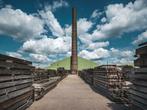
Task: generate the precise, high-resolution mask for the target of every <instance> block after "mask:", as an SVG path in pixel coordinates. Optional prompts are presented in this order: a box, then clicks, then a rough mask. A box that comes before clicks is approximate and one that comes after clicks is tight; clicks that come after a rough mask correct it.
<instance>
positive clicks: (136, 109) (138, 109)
mask: <svg viewBox="0 0 147 110" xmlns="http://www.w3.org/2000/svg"><path fill="white" fill-rule="evenodd" d="M131 103H132V107H131V110H147V106H146V105H144V104H142V103H140V102H138V101H137V100H135V99H133V100H131Z"/></svg>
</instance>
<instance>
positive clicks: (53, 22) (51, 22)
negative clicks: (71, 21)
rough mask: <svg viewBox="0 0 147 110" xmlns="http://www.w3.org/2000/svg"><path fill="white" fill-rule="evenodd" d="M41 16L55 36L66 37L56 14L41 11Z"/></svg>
mask: <svg viewBox="0 0 147 110" xmlns="http://www.w3.org/2000/svg"><path fill="white" fill-rule="evenodd" d="M39 14H40V15H41V17H42V18H43V19H44V21H45V24H46V25H47V26H48V28H49V29H50V30H51V32H52V35H53V36H58V37H62V36H63V35H64V30H63V29H62V27H61V26H60V24H59V22H58V20H57V19H56V18H55V16H54V14H53V13H52V12H51V11H50V10H47V11H43V10H42V11H40V12H39Z"/></svg>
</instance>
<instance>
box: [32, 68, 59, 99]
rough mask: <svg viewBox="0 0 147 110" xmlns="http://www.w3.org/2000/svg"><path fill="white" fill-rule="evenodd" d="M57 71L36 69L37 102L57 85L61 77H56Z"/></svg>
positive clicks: (35, 89)
mask: <svg viewBox="0 0 147 110" xmlns="http://www.w3.org/2000/svg"><path fill="white" fill-rule="evenodd" d="M55 73H56V70H45V69H40V68H38V69H35V71H34V83H33V87H34V91H35V94H34V95H35V100H38V99H40V98H41V97H43V96H44V95H45V94H46V93H47V92H48V91H49V90H51V89H52V88H53V87H55V86H56V85H57V83H58V82H59V81H60V79H61V77H60V76H55Z"/></svg>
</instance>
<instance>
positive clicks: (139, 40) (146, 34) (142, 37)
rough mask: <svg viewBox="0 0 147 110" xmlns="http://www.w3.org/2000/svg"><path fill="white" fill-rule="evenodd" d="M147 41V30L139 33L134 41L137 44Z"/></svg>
mask: <svg viewBox="0 0 147 110" xmlns="http://www.w3.org/2000/svg"><path fill="white" fill-rule="evenodd" d="M145 41H147V30H146V31H145V32H143V33H141V34H140V35H138V37H137V38H136V39H135V40H134V41H133V42H132V43H133V44H134V45H136V44H140V43H143V42H145Z"/></svg>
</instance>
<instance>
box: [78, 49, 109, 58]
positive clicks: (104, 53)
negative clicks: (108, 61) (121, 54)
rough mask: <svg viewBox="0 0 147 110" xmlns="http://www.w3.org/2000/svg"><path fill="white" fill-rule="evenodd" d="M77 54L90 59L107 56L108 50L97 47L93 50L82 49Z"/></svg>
mask: <svg viewBox="0 0 147 110" xmlns="http://www.w3.org/2000/svg"><path fill="white" fill-rule="evenodd" d="M79 56H81V57H83V58H86V59H90V60H94V59H100V58H107V57H108V56H109V51H108V50H107V49H104V48H98V49H95V50H94V51H88V50H82V51H81V52H80V53H79Z"/></svg>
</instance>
